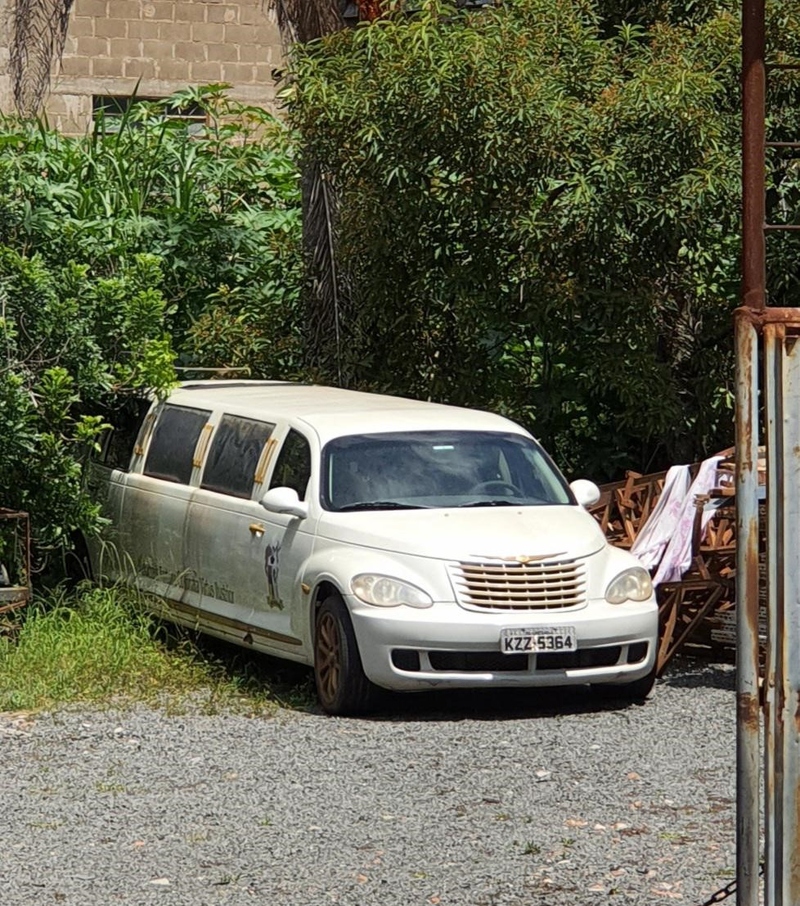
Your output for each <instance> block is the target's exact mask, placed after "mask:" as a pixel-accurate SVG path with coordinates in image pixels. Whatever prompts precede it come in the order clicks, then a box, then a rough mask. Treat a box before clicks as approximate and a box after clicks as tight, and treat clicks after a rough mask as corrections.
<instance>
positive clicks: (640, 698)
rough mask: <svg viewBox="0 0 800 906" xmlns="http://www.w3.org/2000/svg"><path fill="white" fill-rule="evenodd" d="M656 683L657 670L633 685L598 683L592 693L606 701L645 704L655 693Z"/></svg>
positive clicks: (635, 681) (594, 685) (654, 669)
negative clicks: (651, 694) (653, 692)
mask: <svg viewBox="0 0 800 906" xmlns="http://www.w3.org/2000/svg"><path fill="white" fill-rule="evenodd" d="M655 682H656V668H655V667H653V669H652V670H651V671H650V672H649V673H648V674H647V675H646V676H643V677H642V678H641V679H638V680H634V681H633V682H632V683H596V684H593V685H592V692H593V694H594V695H596V696H597V698H601V699H603V700H604V701H624V702H644V700H645V699H646V698H647V697H648V696H649V695H650V693H651V692H652V691H653V686H654V685H655Z"/></svg>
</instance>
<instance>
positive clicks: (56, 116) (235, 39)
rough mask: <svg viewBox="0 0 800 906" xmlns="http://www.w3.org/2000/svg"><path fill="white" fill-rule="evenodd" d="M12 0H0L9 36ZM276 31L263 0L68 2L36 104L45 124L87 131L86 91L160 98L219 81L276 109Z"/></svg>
mask: <svg viewBox="0 0 800 906" xmlns="http://www.w3.org/2000/svg"><path fill="white" fill-rule="evenodd" d="M14 2H15V0H0V29H2V31H0V35H10V33H11V32H10V22H11V14H12V8H13V4H14ZM7 40H8V39H5V40H4V39H3V38H2V37H0V110H3V111H6V112H8V111H11V110H13V99H12V91H11V85H10V77H9V73H8V48H7ZM280 65H281V41H280V35H279V33H278V28H277V26H276V25H275V24H274V22H273V21H272V20H271V19H270V18H269V16H268V14H267V12H266V10H265V6H264V3H263V2H262V0H75V3H74V6H73V9H72V13H71V15H70V22H69V30H68V32H67V39H66V43H65V45H64V53H63V55H62V59H61V61H60V62H58V63H55V64H54V66H53V70H52V77H51V85H50V93H49V96H48V97H47V99H46V101H45V104H44V112H45V113H46V114H47V116H48V119H49V121H50V124H51V125H53V126H55V127H56V128H59V129H61V130H62V131H63V132H65V133H67V134H80V133H83V132H85V131H86V130H87V129H88V128H89V127H90V125H91V121H92V96H93V95H119V96H127V95H131V94H132V93H133V92H134V90H135V87H136V84H137V82H139V87H138V93H139V95H141V96H144V97H166V96H168V95H170V94H172V93H173V92H174V91H176V90H178V89H180V88H185V87H186V86H187V85H204V84H209V83H213V82H226V83H229V84H230V85H231V86H232V88H231V91H230V95H231V97H234V98H236V99H238V100H241V101H244V102H246V103H248V104H255V105H258V106H261V107H266V108H268V109H274V107H275V81H274V77H273V74H272V73H273V70H274V69H275V68H278V67H280Z"/></svg>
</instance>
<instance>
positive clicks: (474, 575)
mask: <svg viewBox="0 0 800 906" xmlns="http://www.w3.org/2000/svg"><path fill="white" fill-rule="evenodd" d="M450 578H451V579H452V582H453V587H454V588H455V592H456V599H457V600H458V603H459V604H461V605H462V606H463V607H468V608H470V609H479V610H492V611H515V610H557V609H561V608H565V607H577V606H579V605H581V604H583V603H584V602H585V600H586V570H585V568H584V564H583V562H582V561H581V560H557V561H553V560H550V561H536V562H533V563H530V562H529V563H516V562H513V561H504V560H486V561H474V562H469V561H462V562H461V563H455V564H453V565H451V567H450Z"/></svg>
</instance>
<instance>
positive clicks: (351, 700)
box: [314, 595, 377, 714]
mask: <svg viewBox="0 0 800 906" xmlns="http://www.w3.org/2000/svg"><path fill="white" fill-rule="evenodd" d="M314 680H315V682H316V686H317V696H318V698H319V701H320V704H321V705H322V707H323V709H324V710H325V711H327V712H328V714H358V713H361V712H363V711H366V710H367V709H368V708H369V707H370V706H371V705H372V704H373V703H374V700H375V693H376V692H377V688H376V687H375V686H374V685H373V684H372V683H371V682H370V681H369V680H368V679H367V677H366V675H365V673H364V668H363V667H362V666H361V656H360V655H359V653H358V645H357V643H356V636H355V633H354V632H353V624H352V622H351V620H350V614H349V613H348V612H347V607H346V605H345V603H344V601H343V600H342V599H341V598H340V597H339V596H338V595H331V596H330V597H328V598H326V599H325V600H324V601H323V602H322V604H321V605H320V608H319V610H318V611H317V619H316V623H315V627H314Z"/></svg>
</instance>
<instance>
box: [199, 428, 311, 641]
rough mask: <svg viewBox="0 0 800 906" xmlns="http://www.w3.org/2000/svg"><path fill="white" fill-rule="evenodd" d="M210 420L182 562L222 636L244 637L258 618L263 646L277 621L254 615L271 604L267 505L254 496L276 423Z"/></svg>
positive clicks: (276, 636) (276, 630)
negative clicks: (208, 440) (210, 432)
mask: <svg viewBox="0 0 800 906" xmlns="http://www.w3.org/2000/svg"><path fill="white" fill-rule="evenodd" d="M215 420H216V425H215V427H214V433H213V436H212V439H211V443H210V445H209V448H208V453H207V455H206V458H205V462H204V464H203V471H202V477H201V481H200V487H199V488H198V490H197V491H196V493H195V494H194V495H193V498H192V503H191V506H190V508H189V515H188V520H187V523H186V549H185V556H186V565H187V568H188V569H189V571H190V574H191V575H192V576H193V577H194V578H195V585H196V588H195V592H196V595H195V597H194V598H193V599H192V602H193V603H194V604H195V605H196V606H198V607H199V608H200V609H202V610H203V612H204V613H205V614H208V615H210V616H211V617H212V619H214V620H215V621H216V622H217V624H218V629H219V630H220V631H221V632H222V633H223V634H224V635H226V636H230V637H231V638H233V639H235V640H237V641H248V640H249V639H248V638H247V637H248V636H250V637H252V635H253V630H254V629H255V628H256V625H255V624H256V623H257V624H258V628H260V629H262V630H263V634H264V638H263V639H259V640H258V641H259V643H260V644H262V645H263V644H264V643H265V641H266V640H267V639H269V638H272V641H277V642H280V641H281V632H280V627H278V626H277V625H276V621H269V620H267V621H264V620H256V616H255V615H257V614H261V613H262V612H263V611H264V607H265V601H266V602H267V603H268V586H267V580H266V573H265V559H266V556H267V553H266V548H267V541H266V539H265V526H264V523H263V516H264V510H263V509H262V508H261V506H260V505H259V503H258V501H257V499H255V498H256V497H258V496H260V493H261V490H262V488H263V487H264V479H265V475H266V470H267V466H268V464H269V461H270V457H271V455H272V453H273V452H274V449H275V446H276V443H275V441H274V440H273V439H272V434H273V431H274V428H275V426H274V424H272V423H271V422H267V421H263V420H260V419H254V418H248V417H244V416H239V415H231V414H224V413H221V414H219V416H218V417H217V418H216V419H215ZM287 644H295V643H294V642H293V641H288V642H287Z"/></svg>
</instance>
